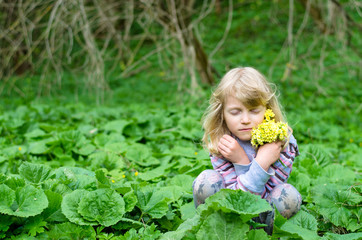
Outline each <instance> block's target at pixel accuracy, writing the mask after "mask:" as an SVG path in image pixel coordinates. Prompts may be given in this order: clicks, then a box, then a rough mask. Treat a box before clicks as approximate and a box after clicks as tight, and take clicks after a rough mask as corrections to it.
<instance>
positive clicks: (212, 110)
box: [202, 67, 285, 155]
mask: <svg viewBox="0 0 362 240" xmlns="http://www.w3.org/2000/svg"><path fill="white" fill-rule="evenodd" d="M230 95H232V96H234V97H236V98H237V99H239V100H240V101H241V102H242V103H243V104H244V105H245V106H246V107H248V108H253V107H257V106H259V105H263V106H265V107H266V108H267V109H271V110H273V112H274V113H275V121H276V122H284V119H285V117H284V115H283V113H282V111H281V107H280V105H279V102H278V98H277V95H276V89H275V85H274V84H272V83H270V82H268V81H267V80H266V79H265V77H264V76H263V75H262V74H261V73H260V72H258V71H257V70H256V69H254V68H251V67H239V68H234V69H231V70H230V71H229V72H227V73H226V74H225V76H224V77H223V78H222V79H221V82H220V83H219V85H218V86H217V87H216V89H215V90H214V92H213V93H212V95H211V98H210V101H209V102H210V105H209V107H208V108H207V110H206V112H205V114H204V116H203V128H204V131H205V132H204V136H203V138H202V140H203V142H204V147H205V148H207V149H208V150H209V152H210V153H211V154H216V155H220V153H219V151H218V150H217V144H218V142H219V140H220V138H221V137H222V136H223V135H224V134H230V132H229V129H228V128H227V126H226V124H225V122H224V114H223V112H224V105H225V102H226V98H227V97H228V96H230Z"/></svg>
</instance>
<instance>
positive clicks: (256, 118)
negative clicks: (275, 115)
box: [255, 115, 264, 125]
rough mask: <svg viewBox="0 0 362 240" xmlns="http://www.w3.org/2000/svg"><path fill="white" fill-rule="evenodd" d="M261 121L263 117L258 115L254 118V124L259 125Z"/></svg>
mask: <svg viewBox="0 0 362 240" xmlns="http://www.w3.org/2000/svg"><path fill="white" fill-rule="evenodd" d="M263 120H264V115H258V116H256V117H255V123H256V124H258V125H259V124H260V123H262V122H263Z"/></svg>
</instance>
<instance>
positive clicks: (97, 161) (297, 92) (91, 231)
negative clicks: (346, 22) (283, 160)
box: [0, 4, 362, 240]
mask: <svg viewBox="0 0 362 240" xmlns="http://www.w3.org/2000/svg"><path fill="white" fill-rule="evenodd" d="M249 10H250V12H246V13H245V12H244V11H243V9H237V8H235V9H234V15H235V16H234V21H233V23H232V25H231V29H230V32H229V35H228V38H227V40H226V42H225V43H224V45H223V47H222V48H221V49H220V51H219V52H217V54H216V55H215V56H214V59H215V60H213V64H214V66H215V67H216V69H217V70H218V71H219V72H220V73H221V74H224V73H225V72H226V71H227V70H228V69H229V68H231V67H236V66H253V67H255V68H257V69H259V70H260V71H261V72H263V73H264V74H265V75H266V76H267V77H269V78H270V80H271V81H273V82H274V83H275V84H276V85H277V86H278V88H279V91H280V100H281V103H282V105H283V106H284V109H285V111H286V115H287V119H288V123H289V125H290V126H291V127H292V128H293V130H294V136H295V137H296V139H297V141H298V144H299V148H300V152H301V155H300V156H298V157H297V158H296V160H295V163H294V165H293V171H292V174H291V176H290V178H289V180H288V182H289V183H291V184H293V185H294V186H295V187H296V188H297V189H298V190H299V192H300V193H301V195H302V198H303V204H302V209H301V211H300V212H299V213H298V214H297V215H296V216H294V217H292V218H291V219H288V220H287V219H284V218H283V217H282V216H281V215H280V214H279V213H277V214H276V219H275V223H274V232H273V235H272V236H268V235H267V234H266V233H265V232H264V230H262V229H261V228H260V227H262V226H261V225H260V224H257V223H255V222H253V221H252V218H253V217H255V216H257V215H258V214H259V213H261V212H264V211H267V210H270V205H269V204H268V203H267V202H266V201H265V200H263V199H260V197H258V196H255V195H252V194H251V193H246V192H242V191H235V190H222V191H220V192H218V193H217V194H215V195H213V196H212V197H210V198H209V199H207V201H206V203H205V204H204V205H201V206H200V207H199V208H198V209H197V210H196V209H195V207H194V203H193V197H192V182H193V180H194V179H195V178H196V177H197V175H198V174H199V173H200V172H201V171H203V170H205V169H210V168H212V166H211V163H210V159H209V156H208V153H207V152H206V151H205V150H204V149H203V147H202V144H201V140H200V139H201V137H202V134H203V132H202V128H201V117H202V114H203V111H204V110H205V109H206V107H207V103H208V98H209V96H210V94H211V91H212V88H210V87H206V86H202V89H201V88H200V89H198V91H197V93H196V94H195V95H190V94H189V92H187V91H178V84H177V82H175V81H174V80H170V79H168V76H167V75H168V74H171V73H165V72H164V71H163V70H162V69H160V68H157V66H156V63H155V62H157V61H156V60H155V59H152V58H151V61H152V62H154V63H155V65H154V66H153V67H152V68H149V69H146V70H145V71H142V72H140V73H138V74H136V75H134V76H132V77H129V78H124V79H118V80H117V79H113V80H112V81H110V82H111V88H112V89H113V90H112V92H109V94H107V98H106V99H105V102H104V103H103V104H101V105H99V104H96V103H95V101H94V99H93V98H92V96H89V95H84V94H81V95H80V96H77V98H76V97H75V96H74V93H73V92H72V91H73V90H72V88H71V87H70V88H69V89H64V92H62V93H61V94H60V93H58V94H56V95H55V96H52V97H46V96H44V97H40V98H35V97H34V96H35V94H34V92H36V91H34V89H33V88H34V86H33V85H32V84H31V83H29V82H31V81H36V79H37V77H36V76H35V77H28V76H21V77H17V78H18V80H17V84H19V86H18V87H19V88H20V89H22V91H24V92H26V93H27V94H26V96H25V97H19V96H17V95H16V94H13V95H3V96H1V99H0V101H1V105H0V112H1V114H0V136H1V138H0V143H1V144H0V239H121V240H123V239H125V240H126V239H127V240H131V239H144V240H146V239H147V240H148V239H170V240H176V239H305V240H312V239H331V240H339V239H343V240H357V239H362V228H361V220H362V219H361V218H362V208H361V206H362V195H361V192H362V184H361V179H362V177H361V171H362V161H361V159H362V136H361V122H362V114H361V110H362V105H361V100H362V84H361V70H360V63H361V59H360V57H359V56H360V55H359V53H358V52H356V51H355V50H353V49H352V48H347V49H344V50H343V51H344V52H341V50H340V48H339V45H338V44H339V43H338V42H336V41H334V38H333V36H327V37H325V39H319V40H318V41H313V36H314V31H315V29H314V28H313V22H310V23H309V25H307V28H306V30H305V33H304V34H303V35H301V38H300V40H299V42H298V44H297V46H296V52H297V56H298V57H299V58H297V59H298V60H297V61H296V63H295V66H293V73H292V74H291V75H290V76H289V77H288V78H287V79H285V80H283V81H282V80H280V79H282V78H283V74H284V70H285V68H286V67H287V66H286V63H287V62H288V56H289V55H288V54H289V53H288V51H287V50H283V49H281V46H282V44H283V41H284V40H285V36H286V21H287V20H288V17H287V15H286V14H287V13H285V12H283V11H282V10H280V11H279V12H278V14H280V16H279V17H278V20H279V21H280V22H279V23H278V24H275V23H274V24H272V27H270V22H269V17H270V15H269V14H270V10H268V9H266V8H265V9H264V8H263V7H262V6H260V4H251V8H250V9H249ZM255 12H258V14H257V15H255V14H254V15H253V13H255ZM286 12H287V10H286ZM226 18H227V15H225V16H217V15H215V14H211V15H210V16H208V17H207V18H206V20H205V23H204V24H205V27H204V28H205V29H204V30H202V31H201V30H200V31H201V32H200V34H201V36H202V38H203V39H204V42H205V47H206V50H207V51H211V50H212V49H213V48H214V47H215V45H216V43H217V41H218V40H219V39H221V38H222V36H223V30H224V27H225V22H226ZM211 23H212V24H213V25H212V27H211V26H209V25H208V24H211ZM246 26H248V27H246ZM206 29H217V31H216V30H215V31H212V32H210V30H208V31H207V30H206ZM256 32H257V34H256ZM352 41H353V42H352V45H357V46H358V45H359V46H361V36H360V34H359V35H358V33H356V34H355V35H353V38H352ZM321 49H323V52H322V51H321ZM181 61H182V60H180V62H181ZM271 69H273V71H271ZM49 77H53V76H49ZM173 77H174V76H173ZM70 84H71V83H70Z"/></svg>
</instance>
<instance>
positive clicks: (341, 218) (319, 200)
mask: <svg viewBox="0 0 362 240" xmlns="http://www.w3.org/2000/svg"><path fill="white" fill-rule="evenodd" d="M312 194H313V195H312V198H313V201H314V202H315V204H316V210H317V212H319V213H320V214H321V215H323V216H324V217H325V218H327V219H329V220H330V221H331V222H332V223H333V224H334V225H336V226H343V227H346V228H347V229H348V228H349V224H353V213H352V211H351V208H353V207H354V208H357V207H358V206H359V204H360V203H361V201H362V196H360V195H359V194H357V193H355V192H353V191H352V190H351V189H346V188H344V187H341V186H339V185H335V184H324V185H317V186H315V187H313V188H312ZM352 227H353V226H352ZM353 228H354V227H353Z"/></svg>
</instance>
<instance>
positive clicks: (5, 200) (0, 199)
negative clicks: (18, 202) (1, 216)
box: [0, 184, 15, 213]
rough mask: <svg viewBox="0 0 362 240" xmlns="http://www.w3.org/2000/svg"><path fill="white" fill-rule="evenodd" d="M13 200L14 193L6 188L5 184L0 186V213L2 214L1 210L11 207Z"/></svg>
mask: <svg viewBox="0 0 362 240" xmlns="http://www.w3.org/2000/svg"><path fill="white" fill-rule="evenodd" d="M14 200H15V191H14V190H12V189H11V188H9V187H8V186H6V185H5V184H1V185H0V212H2V213H3V210H2V209H3V208H4V207H5V208H7V207H8V206H11V205H12V204H13V202H14Z"/></svg>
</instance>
